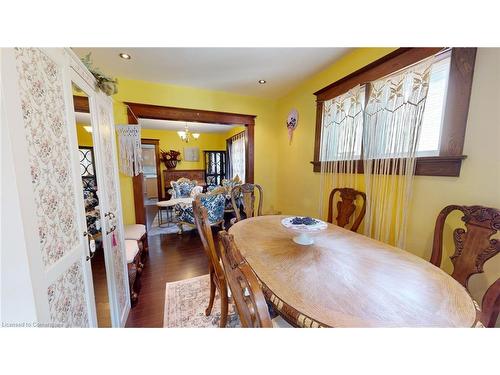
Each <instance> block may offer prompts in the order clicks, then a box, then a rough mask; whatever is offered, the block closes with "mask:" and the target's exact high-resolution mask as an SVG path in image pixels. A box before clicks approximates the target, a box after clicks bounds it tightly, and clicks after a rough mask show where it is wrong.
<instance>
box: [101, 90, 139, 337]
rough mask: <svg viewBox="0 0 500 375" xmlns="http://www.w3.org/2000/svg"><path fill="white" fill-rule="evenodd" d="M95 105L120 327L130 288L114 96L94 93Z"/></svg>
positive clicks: (107, 241) (106, 231) (105, 232)
mask: <svg viewBox="0 0 500 375" xmlns="http://www.w3.org/2000/svg"><path fill="white" fill-rule="evenodd" d="M92 105H93V106H94V113H96V114H97V128H98V137H95V136H94V142H95V144H97V146H98V147H97V148H98V153H99V158H98V159H99V165H100V167H101V170H102V171H103V173H102V176H103V178H102V180H103V181H102V182H101V187H100V189H99V196H100V197H101V198H104V199H103V203H102V206H101V210H102V212H104V216H105V219H104V226H103V237H104V247H105V248H107V249H110V251H107V254H109V253H110V254H111V259H112V267H110V269H111V272H112V280H111V287H112V288H114V292H113V293H110V294H111V295H113V298H114V299H115V301H114V304H115V305H116V307H117V308H116V309H113V310H114V311H115V313H116V314H117V315H118V316H115V317H114V319H113V321H118V322H120V326H122V327H123V326H125V323H126V320H127V316H128V313H129V311H130V289H129V286H128V271H127V264H126V261H125V259H126V258H125V242H124V238H123V235H124V233H123V220H122V209H121V196H120V185H119V180H118V154H117V148H116V133H115V125H114V120H113V105H112V101H111V99H110V98H109V97H107V96H106V95H104V94H102V93H98V94H96V95H95V96H94V100H93V104H92ZM113 310H112V313H113Z"/></svg>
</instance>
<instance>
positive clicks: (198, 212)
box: [193, 194, 227, 291]
mask: <svg viewBox="0 0 500 375" xmlns="http://www.w3.org/2000/svg"><path fill="white" fill-rule="evenodd" d="M202 196H203V194H200V195H197V196H196V198H195V199H194V201H193V215H194V222H195V225H196V229H198V233H199V235H200V239H201V242H202V244H203V249H204V250H205V253H206V255H207V257H208V261H209V274H210V278H211V279H212V277H213V280H214V281H215V283H216V286H217V288H219V291H221V290H227V284H226V280H225V277H224V270H223V269H222V266H221V263H220V256H219V253H218V252H217V248H216V246H215V242H214V237H213V235H212V227H211V226H210V221H209V220H208V211H207V209H206V207H205V206H203V204H202V202H201V198H202Z"/></svg>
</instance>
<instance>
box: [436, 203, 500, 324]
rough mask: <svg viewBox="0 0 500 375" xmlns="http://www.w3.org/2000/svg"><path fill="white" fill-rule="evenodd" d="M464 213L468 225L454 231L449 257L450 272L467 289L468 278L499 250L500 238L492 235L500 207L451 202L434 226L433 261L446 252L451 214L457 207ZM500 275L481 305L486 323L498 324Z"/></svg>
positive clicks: (499, 223)
mask: <svg viewBox="0 0 500 375" xmlns="http://www.w3.org/2000/svg"><path fill="white" fill-rule="evenodd" d="M455 210H458V211H461V212H462V213H463V216H462V221H463V222H464V223H465V227H466V229H463V228H456V229H455V230H454V231H453V240H454V242H455V252H454V253H453V255H452V256H451V257H450V259H451V262H452V263H453V272H452V274H451V276H452V277H453V278H454V279H455V280H457V281H458V282H459V283H460V284H462V285H463V286H464V287H465V288H466V289H468V282H469V278H470V277H471V276H472V275H474V274H476V273H482V272H483V265H484V263H486V261H487V260H488V259H490V258H492V257H494V256H495V255H497V254H498V253H499V252H500V241H498V240H496V239H491V236H493V235H494V234H495V233H497V231H499V230H500V210H497V209H495V208H489V207H483V206H458V205H450V206H446V207H445V208H443V209H442V210H441V212H440V213H439V215H438V217H437V219H436V226H435V228H434V241H433V247H432V255H431V263H432V264H434V265H435V266H437V267H440V266H441V260H442V253H443V228H444V224H445V221H446V218H447V217H448V215H449V214H450V213H451V212H453V211H455ZM499 280H500V279H497V280H496V282H495V283H493V284H492V285H491V286H490V287H489V288H488V290H487V291H486V293H485V295H484V297H483V301H482V305H483V308H482V310H483V312H482V321H483V324H485V325H488V324H492V325H491V326H494V325H495V322H496V318H497V317H498V310H499V303H500V282H499Z"/></svg>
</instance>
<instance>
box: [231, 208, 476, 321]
mask: <svg viewBox="0 0 500 375" xmlns="http://www.w3.org/2000/svg"><path fill="white" fill-rule="evenodd" d="M286 217H290V216H283V215H269V216H257V217H253V218H248V219H245V220H241V221H239V222H237V223H235V224H234V225H233V226H232V227H231V228H230V229H229V233H230V234H232V235H233V237H234V241H235V244H236V246H237V247H238V249H239V251H240V252H241V254H242V255H243V257H244V258H245V259H246V261H247V262H248V264H249V265H250V267H251V268H252V270H253V272H254V273H255V275H256V276H257V278H258V280H259V283H260V285H261V287H262V291H263V292H264V295H265V297H266V299H267V300H268V302H269V303H270V304H271V305H272V307H273V308H274V310H276V311H277V312H278V313H279V314H280V315H281V316H282V317H283V318H284V319H285V320H287V321H288V322H289V323H290V324H291V325H293V326H295V327H481V326H482V324H481V322H480V320H479V316H480V311H479V307H478V305H477V303H476V302H475V301H474V300H473V299H472V297H471V296H470V294H469V293H468V292H467V290H466V289H465V288H464V287H463V286H462V285H461V284H460V283H458V282H457V281H456V280H455V279H453V278H452V277H451V276H450V275H448V274H447V273H445V272H444V271H443V270H441V269H440V268H438V267H436V266H434V265H433V264H431V263H430V262H428V261H426V260H424V259H422V258H420V257H418V256H416V255H414V254H412V253H410V252H408V251H405V250H402V249H399V248H397V247H394V246H390V245H388V244H386V243H383V242H380V241H377V240H374V239H372V238H369V237H367V236H364V235H362V234H359V233H355V232H352V231H350V230H347V229H344V228H342V227H339V226H337V225H334V224H330V223H328V226H327V228H326V229H324V230H321V231H318V232H317V233H315V234H314V235H313V236H312V238H313V240H314V243H313V244H311V245H300V244H297V243H295V242H294V241H293V240H292V238H293V237H294V236H295V235H296V234H297V233H296V232H294V231H293V230H291V229H289V228H286V227H284V226H283V225H282V223H281V222H282V220H283V219H284V218H286Z"/></svg>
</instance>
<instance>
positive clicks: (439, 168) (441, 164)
mask: <svg viewBox="0 0 500 375" xmlns="http://www.w3.org/2000/svg"><path fill="white" fill-rule="evenodd" d="M466 158H467V156H465V155H460V156H425V157H419V158H417V163H416V167H415V176H441V177H459V176H460V168H461V166H462V161H463V160H465V159H466ZM311 164H312V165H313V170H314V172H321V164H322V163H321V162H319V161H312V162H311ZM356 173H359V174H362V173H364V166H363V161H362V160H360V161H359V162H358V164H357V169H356Z"/></svg>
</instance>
